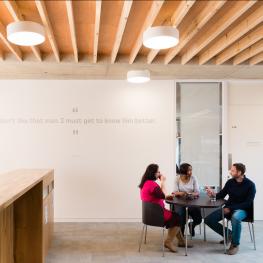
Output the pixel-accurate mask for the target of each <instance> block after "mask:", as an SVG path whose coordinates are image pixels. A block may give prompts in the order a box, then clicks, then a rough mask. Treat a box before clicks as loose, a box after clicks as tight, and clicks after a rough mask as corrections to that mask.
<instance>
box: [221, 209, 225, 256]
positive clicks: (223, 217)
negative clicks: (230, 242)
mask: <svg viewBox="0 0 263 263" xmlns="http://www.w3.org/2000/svg"><path fill="white" fill-rule="evenodd" d="M222 220H223V239H224V252H225V254H226V231H225V229H226V226H225V216H224V206H222Z"/></svg>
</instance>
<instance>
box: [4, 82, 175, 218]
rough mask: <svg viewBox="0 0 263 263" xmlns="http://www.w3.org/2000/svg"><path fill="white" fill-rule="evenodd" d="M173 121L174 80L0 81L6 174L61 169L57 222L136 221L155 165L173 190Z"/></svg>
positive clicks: (57, 191) (56, 171) (57, 180)
mask: <svg viewBox="0 0 263 263" xmlns="http://www.w3.org/2000/svg"><path fill="white" fill-rule="evenodd" d="M76 108H77V111H78V112H73V111H76ZM105 119H108V120H109V119H115V121H116V120H117V121H119V123H108V122H106V121H105ZM124 119H125V120H124ZM135 119H136V120H137V121H138V120H139V121H141V123H138V122H136V123H135V122H133V123H131V121H134V120H135ZM143 119H144V122H145V123H142V121H143ZM127 120H128V121H130V122H129V123H128V122H127ZM173 120H174V81H151V82H150V83H148V84H146V85H131V84H128V83H127V82H126V81H75V80H74V81H68V80H67V81H54V80H52V81H51V80H50V81H43V80H39V81H38V80H14V81H10V80H7V81H0V145H1V147H0V156H1V161H0V172H4V171H7V170H12V169H16V168H23V167H24V168H54V169H55V181H56V182H55V184H56V190H55V218H56V220H57V221H87V220H96V221H100V220H102V221H103V220H106V221H111V220H112V221H116V220H136V219H138V218H140V217H141V203H140V199H139V189H138V187H137V186H138V184H139V180H140V178H141V176H142V174H143V172H144V170H145V168H146V166H147V165H148V164H149V163H152V162H156V163H158V164H159V165H160V169H161V171H162V172H163V173H164V174H165V175H166V176H167V177H168V179H167V180H168V181H167V185H168V186H170V189H169V190H172V189H171V187H172V183H173V176H174V165H175V156H174V125H173ZM50 121H51V122H52V123H50ZM67 121H68V122H69V123H67ZM73 121H75V122H80V121H81V123H78V124H72V122H73ZM84 121H85V123H84ZM101 122H102V123H101ZM76 130H77V131H76ZM74 132H75V134H74ZM76 133H78V134H76Z"/></svg>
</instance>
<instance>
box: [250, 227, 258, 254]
mask: <svg viewBox="0 0 263 263" xmlns="http://www.w3.org/2000/svg"><path fill="white" fill-rule="evenodd" d="M251 225H252V234H253V241H254V249H255V250H256V249H257V248H256V239H255V230H254V223H251Z"/></svg>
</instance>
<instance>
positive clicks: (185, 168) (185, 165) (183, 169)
mask: <svg viewBox="0 0 263 263" xmlns="http://www.w3.org/2000/svg"><path fill="white" fill-rule="evenodd" d="M189 167H192V165H191V164H189V163H182V164H181V165H180V168H179V170H180V174H183V175H187V172H188V169H189Z"/></svg>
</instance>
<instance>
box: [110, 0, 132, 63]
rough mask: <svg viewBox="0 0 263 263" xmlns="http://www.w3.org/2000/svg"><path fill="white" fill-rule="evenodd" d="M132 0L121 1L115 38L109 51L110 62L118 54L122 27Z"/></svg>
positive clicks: (125, 21) (123, 27)
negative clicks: (121, 5)
mask: <svg viewBox="0 0 263 263" xmlns="http://www.w3.org/2000/svg"><path fill="white" fill-rule="evenodd" d="M132 2H133V1H132V0H124V2H123V7H122V11H121V16H120V20H119V25H118V29H117V33H116V36H115V40H114V45H113V48H112V52H111V63H114V62H115V59H116V56H117V54H118V50H119V47H120V44H121V40H122V36H123V32H124V29H125V26H126V23H127V20H128V16H129V13H130V10H131V6H132Z"/></svg>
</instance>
